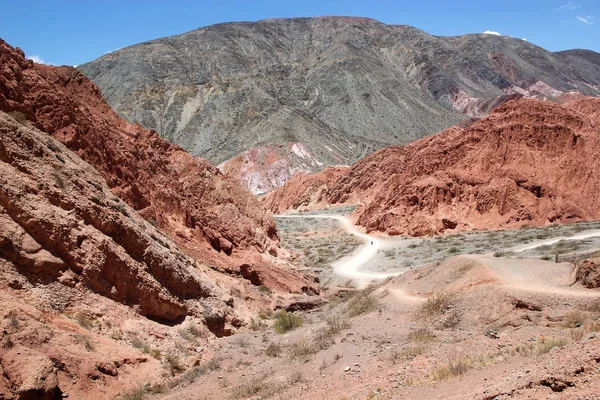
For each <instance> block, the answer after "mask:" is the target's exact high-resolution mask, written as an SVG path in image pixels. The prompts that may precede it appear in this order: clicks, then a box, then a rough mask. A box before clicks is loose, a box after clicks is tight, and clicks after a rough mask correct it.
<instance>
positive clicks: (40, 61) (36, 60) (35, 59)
mask: <svg viewBox="0 0 600 400" xmlns="http://www.w3.org/2000/svg"><path fill="white" fill-rule="evenodd" d="M27 59H28V60H31V61H33V62H34V63H38V64H46V62H45V61H44V59H43V58H42V57H40V56H36V55H35V54H34V55H32V56H27Z"/></svg>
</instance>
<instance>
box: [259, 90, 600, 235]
mask: <svg viewBox="0 0 600 400" xmlns="http://www.w3.org/2000/svg"><path fill="white" fill-rule="evenodd" d="M562 100H563V104H560V105H559V104H554V103H551V102H548V101H540V100H532V99H520V100H517V101H509V102H507V103H505V104H504V105H502V106H500V107H498V108H496V109H495V110H494V111H493V112H492V113H491V114H490V115H489V116H488V117H486V118H483V119H482V120H480V121H478V122H475V123H474V124H472V125H471V126H469V127H453V128H450V129H447V130H445V131H443V132H441V133H439V134H437V135H434V136H431V137H428V138H423V139H420V140H417V141H415V142H413V143H410V144H408V145H406V146H404V147H400V146H396V147H389V148H385V149H382V150H380V151H378V152H375V153H374V154H371V155H369V156H367V157H365V158H364V159H362V160H361V161H359V162H358V163H356V164H355V165H354V166H353V167H352V168H350V169H345V170H340V171H335V170H333V172H332V170H326V171H323V173H321V174H316V175H314V176H312V177H311V176H305V177H297V178H294V179H293V180H291V181H289V182H288V183H286V184H285V185H284V186H283V187H281V188H279V189H277V190H275V191H274V192H272V193H269V194H268V195H267V196H266V197H265V199H264V203H265V204H266V205H267V206H268V207H270V208H271V209H272V210H273V211H274V212H282V211H285V210H288V209H305V208H314V207H322V206H325V205H328V204H342V203H360V204H361V207H360V208H359V209H358V210H357V211H356V212H355V215H356V217H357V220H356V223H357V224H358V225H361V226H363V227H364V228H365V229H366V230H367V231H368V232H371V231H375V232H384V233H388V234H390V235H399V234H408V235H425V234H434V233H440V232H444V231H446V230H453V229H456V230H465V229H495V228H505V227H518V226H522V225H544V224H548V223H554V222H565V221H575V220H586V219H598V218H600V213H599V212H598V210H599V209H600V208H599V206H600V180H599V179H598V177H597V174H596V171H598V168H600V157H599V154H600V153H599V151H600V136H599V135H598V132H599V129H600V119H599V118H598V116H599V115H600V99H596V98H585V97H583V98H582V97H581V96H567V97H566V98H563V99H562ZM323 174H329V175H330V176H332V179H323V176H322V175H323Z"/></svg>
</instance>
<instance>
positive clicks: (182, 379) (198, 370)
mask: <svg viewBox="0 0 600 400" xmlns="http://www.w3.org/2000/svg"><path fill="white" fill-rule="evenodd" d="M220 368H221V365H220V363H219V361H218V360H217V359H212V360H210V361H209V362H207V363H205V364H203V365H199V366H197V367H194V368H192V369H189V370H187V371H186V372H185V373H184V374H183V375H181V376H179V377H178V378H175V379H173V380H172V381H170V382H169V387H170V388H174V387H175V386H177V385H179V384H181V383H187V384H189V383H192V382H195V381H196V379H198V378H199V377H200V376H202V375H204V374H206V373H207V372H209V371H216V370H218V369H220Z"/></svg>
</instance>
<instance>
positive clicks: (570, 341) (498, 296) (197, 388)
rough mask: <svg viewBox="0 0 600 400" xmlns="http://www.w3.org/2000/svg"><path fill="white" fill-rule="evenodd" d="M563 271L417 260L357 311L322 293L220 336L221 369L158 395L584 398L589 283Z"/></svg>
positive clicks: (596, 306) (587, 392)
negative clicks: (280, 322) (322, 302)
mask: <svg viewBox="0 0 600 400" xmlns="http://www.w3.org/2000/svg"><path fill="white" fill-rule="evenodd" d="M571 276H572V267H571V265H569V264H568V263H559V264H555V263H553V262H548V261H542V260H515V259H503V258H496V257H492V256H491V255H469V256H459V257H454V258H452V259H449V260H447V261H445V262H443V263H440V264H432V265H427V266H425V267H422V268H417V269H414V270H412V271H410V272H408V273H406V274H404V275H401V276H398V277H396V278H393V279H390V280H388V281H386V282H384V283H383V284H382V285H380V286H379V287H377V288H375V289H372V288H371V289H368V290H367V293H369V292H370V299H371V301H372V302H373V303H374V304H371V307H370V308H368V307H365V309H364V310H365V312H364V313H361V314H359V315H358V316H350V315H351V314H349V310H356V305H354V306H353V304H357V303H356V302H354V303H353V300H352V299H350V300H342V299H340V298H339V297H336V296H333V297H332V299H333V300H332V303H331V304H330V305H328V306H326V307H325V308H324V309H323V310H321V311H318V312H310V313H304V314H302V318H304V320H305V325H304V326H302V327H300V328H298V329H295V330H292V331H290V332H288V333H285V334H283V335H278V334H276V333H274V332H273V329H272V328H271V327H270V326H265V327H262V328H259V329H261V330H260V331H259V332H256V331H255V332H252V331H248V332H246V333H240V334H239V335H238V336H237V337H231V338H223V339H220V340H219V343H220V347H219V350H218V351H217V352H216V360H219V365H220V370H218V371H209V372H208V373H206V374H204V375H201V376H197V377H195V378H194V379H190V380H187V381H185V382H184V383H182V384H180V385H178V386H177V387H175V388H174V389H173V392H172V393H170V394H169V395H167V396H166V398H167V399H173V400H174V399H189V400H191V399H197V398H205V399H211V398H230V399H256V398H263V399H266V398H273V399H290V398H294V399H295V398H302V399H381V400H383V399H386V400H388V399H422V398H423V399H487V400H491V399H573V400H574V399H584V398H588V399H595V398H597V396H598V393H600V380H598V379H597V375H598V368H599V367H600V339H599V336H598V335H599V333H598V331H600V320H599V319H598V318H599V317H600V292H598V291H597V290H590V289H585V288H583V287H582V286H580V285H579V284H578V283H574V282H573V281H572V280H571ZM364 293H365V292H363V296H364ZM358 304H360V303H358ZM266 322H267V325H271V323H272V322H271V321H266ZM277 345H278V346H279V349H280V352H279V353H275V354H274V353H273V348H274V346H275V347H276V346H277ZM267 349H270V350H267ZM190 381H191V382H190ZM202 396H204V397H202ZM161 398H162V396H161Z"/></svg>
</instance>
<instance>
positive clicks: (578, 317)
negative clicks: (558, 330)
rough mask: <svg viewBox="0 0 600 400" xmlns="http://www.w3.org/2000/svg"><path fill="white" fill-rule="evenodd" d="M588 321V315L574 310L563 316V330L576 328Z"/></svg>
mask: <svg viewBox="0 0 600 400" xmlns="http://www.w3.org/2000/svg"><path fill="white" fill-rule="evenodd" d="M589 319H590V314H589V313H586V312H584V311H581V310H574V311H571V312H569V313H568V314H567V315H565V317H564V319H563V326H564V327H565V328H578V327H580V326H582V325H583V324H584V323H585V322H587V321H588V320H589Z"/></svg>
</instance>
